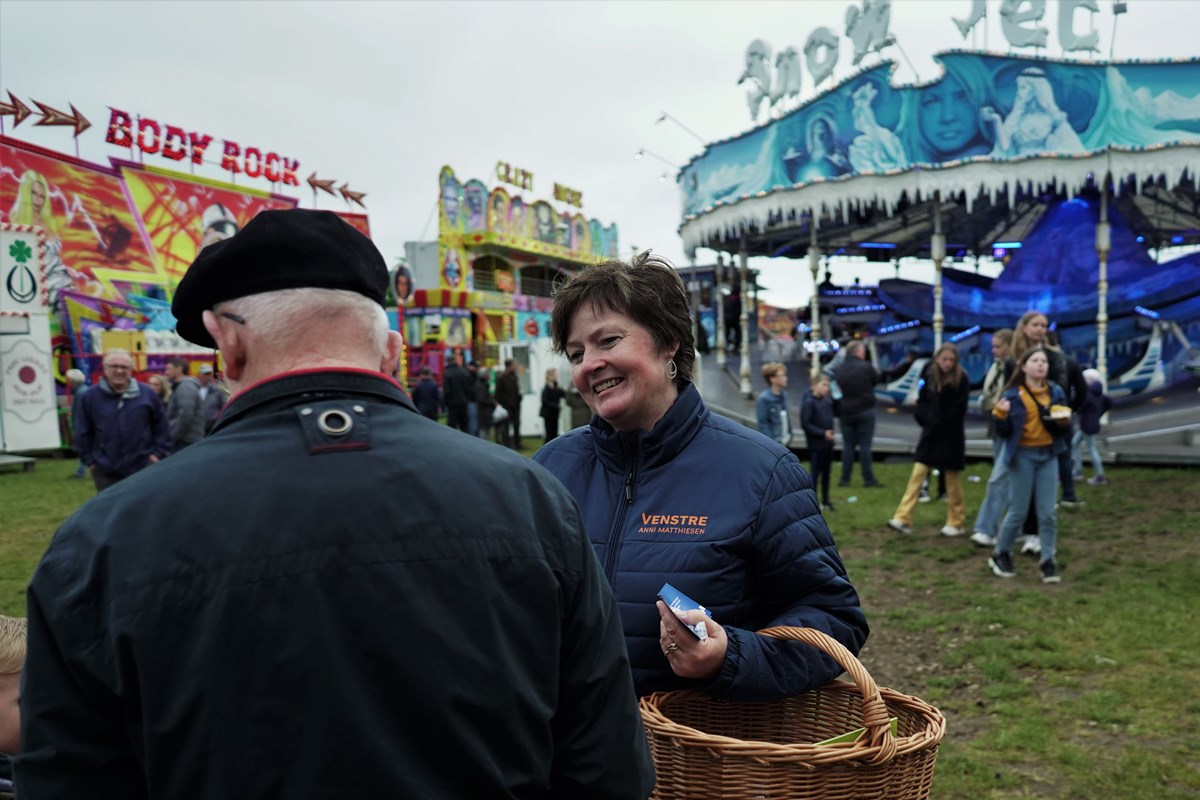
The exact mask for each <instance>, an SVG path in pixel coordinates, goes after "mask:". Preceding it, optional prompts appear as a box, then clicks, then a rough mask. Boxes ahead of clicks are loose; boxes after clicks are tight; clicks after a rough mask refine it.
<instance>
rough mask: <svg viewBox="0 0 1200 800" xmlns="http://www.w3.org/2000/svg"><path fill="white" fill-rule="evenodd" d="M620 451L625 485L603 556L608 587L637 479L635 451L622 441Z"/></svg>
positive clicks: (610, 582)
mask: <svg viewBox="0 0 1200 800" xmlns="http://www.w3.org/2000/svg"><path fill="white" fill-rule="evenodd" d="M622 436H623V435H622ZM621 449H622V451H624V453H625V462H626V466H625V483H624V487H623V491H622V493H621V495H620V496H618V497H617V513H616V514H614V515H613V525H612V529H611V530H610V531H609V532H608V549H607V550H606V551H605V554H604V574H605V575H606V576H608V582H609V585H613V581H614V580H615V578H616V572H617V560H618V555H619V553H620V552H621V545H622V544H623V543H624V542H623V538H624V537H623V532H624V530H625V518H626V517H627V516H628V515H629V507H630V506H632V505H633V484H634V481H635V480H636V479H637V459H636V454H637V451H636V450H631V449H630V448H629V447H628V445H627V443H626V442H624V441H622V442H621ZM614 588H615V586H614Z"/></svg>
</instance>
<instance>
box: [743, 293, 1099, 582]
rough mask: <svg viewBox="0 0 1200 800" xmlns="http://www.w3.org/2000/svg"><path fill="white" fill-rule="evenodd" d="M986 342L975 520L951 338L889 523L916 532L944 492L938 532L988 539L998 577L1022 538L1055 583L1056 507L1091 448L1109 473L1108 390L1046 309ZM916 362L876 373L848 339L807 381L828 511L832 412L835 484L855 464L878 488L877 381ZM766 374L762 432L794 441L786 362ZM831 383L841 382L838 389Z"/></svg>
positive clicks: (1066, 502) (814, 467) (1074, 500)
mask: <svg viewBox="0 0 1200 800" xmlns="http://www.w3.org/2000/svg"><path fill="white" fill-rule="evenodd" d="M991 348H992V357H993V358H992V363H991V364H990V365H989V367H988V370H987V373H986V375H985V377H984V380H983V384H982V389H981V391H980V393H979V396H978V401H977V403H978V409H979V411H980V413H982V414H983V415H984V417H985V418H986V419H987V435H988V437H989V439H990V440H991V442H992V462H993V467H992V470H991V472H990V475H989V477H988V481H987V486H986V493H985V497H984V499H983V501H982V503H981V504H980V506H979V509H978V513H977V515H976V517H975V520H974V523H973V525H971V526H968V524H967V509H966V506H965V501H964V493H963V488H962V480H961V475H962V472H963V470H964V469H965V466H966V434H965V426H966V418H967V413H968V410H969V407H970V402H971V401H970V397H971V387H970V381H969V378H968V376H967V374H966V371H965V370H964V369H963V367H962V365H961V363H960V353H959V350H958V348H957V346H955V345H954V344H950V343H946V344H943V345H941V346H940V347H939V348H938V349H937V350H936V351H935V352H934V353H933V357H932V358H931V359H930V360H929V363H928V364H927V365H926V366H925V368H924V371H923V373H922V375H921V382H920V389H919V391H918V393H917V399H916V403H915V405H914V407H913V409H912V413H913V417H914V418H915V421H916V423H917V426H918V428H919V435H918V438H917V442H916V448H915V453H914V459H913V460H914V463H913V469H912V472H911V474H910V476H909V480H908V483H907V485H906V486H905V489H904V492H903V494H902V495H901V497H900V500H899V503H898V505H897V507H896V510H895V512H894V513H893V514H892V516H891V517H890V518H889V519H888V520H887V522H886V525H887V527H888V528H889V529H891V530H894V531H896V532H897V533H900V534H911V533H912V532H913V518H914V514H915V512H916V510H917V508H918V504H921V503H928V502H931V501H932V500H934V499H936V500H939V501H945V503H946V516H945V520H944V523H943V525H942V527H941V534H942V535H943V536H948V537H957V536H964V535H966V534H967V533H968V532H969V533H970V537H969V538H970V541H972V542H974V543H975V544H977V545H979V546H980V547H987V548H989V550H990V553H989V558H988V566H989V567H990V569H991V570H992V571H993V572H994V573H995V574H996V575H998V576H1000V577H1004V578H1010V577H1013V576H1014V575H1015V574H1016V570H1015V567H1014V564H1013V560H1012V553H1013V552H1014V548H1019V550H1020V552H1021V553H1022V554H1027V555H1033V556H1037V558H1038V566H1039V572H1040V575H1041V579H1042V580H1043V581H1044V582H1046V583H1057V582H1060V581H1061V579H1062V578H1061V572H1060V570H1059V567H1058V563H1057V560H1056V550H1057V529H1058V520H1057V509H1058V508H1068V509H1070V508H1077V507H1079V506H1081V505H1083V501H1082V500H1081V499H1080V498H1079V496H1078V494H1077V492H1076V482H1077V481H1081V480H1083V478H1084V473H1083V460H1084V457H1085V456H1087V457H1088V458H1089V459H1090V461H1091V464H1092V468H1093V475H1092V477H1090V478H1088V479H1087V483H1088V484H1089V485H1091V486H1104V485H1106V484H1107V483H1108V478H1107V477H1106V475H1105V473H1104V464H1103V460H1102V458H1101V455H1100V452H1099V448H1098V446H1097V442H1096V437H1097V434H1098V433H1099V432H1100V426H1101V418H1102V417H1103V415H1104V414H1105V413H1106V412H1107V411H1108V410H1109V409H1110V408H1111V406H1112V400H1111V398H1109V396H1108V395H1107V394H1105V392H1104V386H1103V383H1102V380H1101V376H1100V373H1099V372H1097V371H1096V370H1095V369H1090V368H1089V369H1084V368H1082V367H1081V366H1080V365H1079V364H1078V363H1077V362H1076V361H1075V359H1073V358H1071V357H1069V356H1068V355H1066V354H1065V353H1064V352H1063V351H1062V349H1061V348H1059V347H1058V345H1057V342H1056V340H1055V337H1054V334H1053V332H1052V329H1051V325H1050V322H1049V319H1048V318H1047V316H1046V315H1045V314H1044V313H1042V312H1040V311H1029V312H1026V313H1025V314H1023V315H1022V316H1021V318H1020V319H1019V320H1017V322H1016V325H1015V327H1014V328H1006V329H1002V330H998V331H996V332H995V333H993V334H992V337H991ZM913 362H914V354H913V353H912V352H909V353H908V354H907V355H906V359H905V361H904V362H902V363H901V364H899V365H897V366H896V367H895V368H893V369H891V370H885V371H882V372H881V371H880V370H878V369H876V368H875V367H874V366H873V365H872V364H871V363H870V360H869V357H868V355H867V348H866V346H865V344H864V342H863V341H862V340H860V339H854V340H850V341H848V342H847V343H846V344H845V345H844V346H843V347H842V348H841V352H840V353H839V355H838V357H837V358H836V359H834V361H833V362H832V363H831V364H830V365H828V366H826V367H824V368H823V369H822V371H821V372H819V373H818V375H817V377H816V378H815V379H814V380H813V381H812V382H811V384H810V386H809V388H808V389H807V390H806V391H805V393H804V396H803V399H802V401H801V404H800V408H799V412H798V419H799V422H800V428H801V429H802V430H803V433H804V446H805V448H806V449H807V450H808V452H809V454H810V457H811V468H810V475H811V476H812V480H813V482H814V485H815V486H818V487H820V490H821V497H822V505H823V507H824V508H825V509H826V510H830V511H831V510H833V505H832V503H831V502H830V499H829V492H828V474H829V472H830V456H831V453H832V450H833V447H834V442H835V436H836V434H835V429H834V428H835V426H834V421H835V420H836V423H837V428H838V429H840V432H841V454H842V470H841V480H840V481H839V483H838V485H839V486H841V487H848V486H850V483H851V478H852V477H853V468H854V464H855V463H856V462H857V463H859V464H860V465H861V471H862V481H863V486H864V487H881V486H882V484H880V483H879V482H878V481H877V480H876V479H875V475H874V470H873V467H872V464H873V460H874V457H873V454H872V450H871V448H872V442H873V440H874V429H875V387H876V385H878V384H880V383H886V382H888V381H891V380H895V379H896V378H898V377H900V375H901V374H903V373H904V372H906V371H908V370H909V368H910V367H911V365H912V364H913ZM762 377H763V381H764V383H765V384H766V388H765V389H764V390H763V391H762V393H761V394H760V395H759V397H758V400H757V404H756V410H757V427H758V430H759V431H760V432H761V433H763V434H764V435H766V436H769V437H770V438H772V439H777V440H780V441H783V442H785V443H788V442H790V440H791V437H792V432H791V425H790V421H789V420H790V418H791V417H790V415H791V413H792V412H791V411H790V409H789V405H788V395H787V391H786V389H787V367H786V365H784V364H782V363H778V362H769V363H766V364H764V365H763V366H762ZM831 382H833V383H835V384H836V387H837V390H836V393H835V394H834V395H833V397H830V394H831V388H830V384H831ZM935 477H936V480H937V486H938V492H937V497H936V498H933V497H931V494H930V492H929V486H930V482H931V481H932V480H933V479H934V478H935ZM1060 487H1061V496H1060Z"/></svg>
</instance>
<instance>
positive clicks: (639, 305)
mask: <svg viewBox="0 0 1200 800" xmlns="http://www.w3.org/2000/svg"><path fill="white" fill-rule="evenodd" d="M688 311H689V303H688V294H687V291H686V289H685V287H684V284H683V282H682V280H680V278H679V274H678V273H677V272H676V271H675V270H674V269H673V268H672V267H671V265H670V264H669V263H668V262H667V261H666V260H664V259H662V258H659V257H657V256H653V255H650V254H649V253H648V252H647V253H643V254H641V255H639V256H637V257H636V258H635V259H634V260H633V262H632V263H626V262H622V261H608V262H605V263H602V264H599V265H596V266H593V267H590V268H587V269H585V270H583V271H582V272H580V273H579V274H578V275H576V276H575V277H574V278H573V279H571V281H569V282H568V283H567V284H566V285H565V286H563V287H562V288H561V289H560V290H559V292H558V294H557V296H556V299H555V304H554V311H553V314H552V317H551V336H552V341H553V346H554V349H555V351H556V352H559V353H565V354H566V356H567V357H568V359H569V360H570V363H571V365H572V369H571V377H572V380H573V382H574V384H575V387H576V388H577V389H578V390H579V392H580V394H581V395H582V396H583V398H584V399H585V401H586V402H587V404H588V406H589V407H590V408H591V409H592V411H593V412H594V414H595V416H594V417H593V419H592V422H591V424H590V425H587V426H585V427H582V428H576V429H575V430H572V431H570V432H568V433H566V434H564V435H562V436H559V437H558V438H557V439H555V440H554V441H552V442H549V443H547V444H546V445H545V446H544V447H542V448H541V449H540V450H539V451H538V452H537V453H536V454H535V456H534V459H535V460H536V461H537V462H538V463H540V464H542V465H543V466H545V467H546V468H547V469H549V470H550V472H551V473H553V474H554V475H555V476H556V477H557V478H558V479H559V480H560V481H562V482H563V483H564V484H565V485H566V487H567V489H568V490H569V491H570V492H571V494H572V495H573V496H574V497H575V500H576V501H577V502H578V503H579V506H580V510H581V511H582V513H583V517H584V524H585V527H586V528H587V531H588V535H589V537H590V538H591V541H592V544H593V546H594V547H595V549H596V553H597V555H598V556H599V558H600V561H601V564H602V565H603V567H604V572H605V575H606V576H607V577H608V580H609V582H610V584H611V585H612V588H613V593H614V594H615V595H616V598H617V602H618V605H619V607H620V611H621V620H622V625H623V627H624V630H625V640H626V644H627V645H628V648H629V658H630V664H631V666H632V668H633V675H634V685H635V689H636V691H637V693H638V695H639V696H644V695H647V694H649V693H651V692H656V691H668V690H676V689H685V688H697V689H701V690H703V691H705V692H707V693H708V694H709V695H711V696H714V697H720V698H728V699H737V700H762V701H768V700H776V699H780V698H782V697H787V696H790V695H794V694H798V693H801V692H804V691H807V690H809V689H812V688H814V687H818V686H821V685H823V684H825V683H827V682H828V681H830V680H832V679H833V678H834V677H836V676H837V675H838V674H840V673H841V671H842V668H841V667H840V666H838V665H837V664H836V663H834V662H833V660H832V659H830V658H828V657H827V656H824V655H822V654H821V653H819V652H817V651H816V650H815V649H813V648H811V647H807V646H805V645H801V644H796V643H792V642H782V641H778V640H775V639H771V638H768V637H765V636H759V635H756V634H755V632H756V631H758V630H760V629H763V628H769V627H773V626H776V625H786V626H795V627H808V628H815V629H817V630H820V631H822V632H824V633H826V634H829V635H830V636H832V637H833V638H835V639H837V640H838V641H839V642H841V643H842V644H843V645H844V646H845V647H846V648H847V649H849V650H850V651H851V652H853V653H857V652H859V650H860V649H861V648H862V646H863V643H864V642H865V641H866V639H867V634H868V627H867V621H866V617H865V616H864V614H863V611H862V608H861V606H860V603H859V598H858V594H857V592H856V591H855V590H854V587H853V586H852V585H851V583H850V580H849V578H848V577H847V574H846V568H845V566H844V565H843V563H842V559H841V556H840V554H839V553H838V550H837V546H836V545H835V544H834V541H833V536H832V534H830V532H829V528H828V526H827V525H826V524H825V520H824V518H823V517H822V516H821V511H820V508H819V506H818V504H817V496H816V493H815V492H814V491H813V486H812V482H811V481H810V480H809V476H808V474H807V473H806V472H805V471H804V468H803V467H802V466H801V465H800V461H799V460H798V459H797V458H796V456H795V455H794V454H793V453H792V452H790V451H789V450H788V449H787V448H786V447H784V446H783V445H782V444H780V443H779V442H776V441H772V440H771V439H769V438H768V437H766V436H763V435H762V434H761V433H759V432H757V431H754V430H751V429H749V428H746V427H745V426H743V425H740V424H737V423H735V422H732V421H731V420H729V419H726V418H725V417H722V416H720V415H718V414H714V413H712V412H711V411H709V410H708V408H707V407H706V406H705V404H704V401H703V400H701V398H700V394H699V392H698V391H697V390H696V387H695V386H694V385H693V384H692V380H691V378H692V370H693V367H694V364H695V358H696V353H695V346H694V343H693V336H692V326H691V318H690V316H689V313H688ZM664 583H670V584H671V585H672V586H673V587H675V588H677V589H678V590H679V591H681V592H683V593H684V594H685V595H687V596H689V597H691V598H693V599H694V600H695V601H696V602H698V603H700V604H701V605H703V606H705V607H706V608H707V609H709V611H711V615H712V616H711V618H705V617H704V614H703V613H702V612H698V611H692V612H686V613H685V614H684V615H683V616H684V617H685V620H684V621H686V622H688V623H691V624H694V623H697V622H703V627H701V628H700V630H701V631H703V633H704V634H705V636H704V637H703V638H700V637H699V636H697V635H695V634H694V633H693V632H692V631H691V630H690V629H689V628H688V627H686V626H685V625H683V624H681V620H680V617H677V616H676V615H675V612H673V611H672V610H670V609H669V608H668V607H667V606H666V605H665V604H663V603H662V602H661V601H659V602H656V600H655V598H656V596H657V595H658V593H659V590H660V589H661V588H662V586H663V584H664Z"/></svg>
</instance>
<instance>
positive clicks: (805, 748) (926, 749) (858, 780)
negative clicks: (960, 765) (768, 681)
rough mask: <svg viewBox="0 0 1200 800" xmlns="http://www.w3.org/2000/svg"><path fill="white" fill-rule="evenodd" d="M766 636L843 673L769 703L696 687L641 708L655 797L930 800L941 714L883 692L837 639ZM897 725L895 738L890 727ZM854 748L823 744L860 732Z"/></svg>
mask: <svg viewBox="0 0 1200 800" xmlns="http://www.w3.org/2000/svg"><path fill="white" fill-rule="evenodd" d="M759 633H760V634H763V635H766V636H773V637H775V638H777V639H792V640H795V641H799V642H804V643H806V644H810V645H812V646H813V647H816V648H818V649H819V650H821V651H822V652H824V653H826V654H827V655H829V656H831V657H832V658H833V659H834V660H835V661H837V662H838V663H839V664H841V665H842V667H844V668H845V670H846V672H847V673H849V675H850V677H851V678H852V679H853V681H854V682H853V683H847V682H845V681H834V682H833V683H830V684H828V685H826V686H822V687H821V688H819V689H814V690H812V691H810V692H805V693H804V694H801V695H796V696H794V697H789V698H787V699H785V700H782V701H779V702H772V703H741V702H729V701H722V700H714V699H712V698H710V697H708V695H706V694H704V693H703V692H699V691H695V690H687V691H679V692H657V693H655V694H652V695H649V696H647V697H643V698H642V699H641V702H640V704H639V705H640V709H641V712H642V720H643V721H644V722H645V725H646V734H647V736H648V737H649V740H650V751H651V753H652V754H653V756H654V766H655V769H656V771H657V772H658V783H657V786H656V787H655V790H654V794H653V795H651V796H652V797H655V798H659V799H660V800H676V799H678V800H684V798H686V800H699V799H700V798H703V799H704V800H708V799H709V798H713V799H714V800H715V799H716V798H722V799H724V798H747V800H758V799H759V798H789V800H818V799H819V800H861V799H862V798H887V799H888V800H924V799H925V798H928V797H929V787H930V784H931V783H932V782H933V764H934V760H935V759H936V758H937V750H938V744H939V743H940V742H941V741H942V736H943V734H945V732H946V720H945V718H944V717H943V716H942V715H941V713H940V712H939V711H938V710H937V709H936V708H934V707H933V706H931V705H929V704H928V703H924V702H922V701H921V700H919V699H918V698H916V697H910V696H908V695H903V694H900V693H899V692H894V691H892V690H891V689H880V688H879V687H877V686H876V685H875V681H874V680H873V679H872V678H871V676H870V675H869V674H867V671H866V669H865V668H863V665H862V664H861V663H859V661H858V659H857V658H855V657H854V656H853V655H851V653H850V651H848V650H847V649H846V648H844V647H842V645H841V644H839V643H838V642H837V641H835V640H834V639H831V638H830V637H829V636H826V635H825V634H824V633H821V632H820V631H817V630H813V629H811V628H789V627H778V628H768V629H766V630H762V631H759ZM891 717H896V718H897V734H896V735H894V736H893V735H892V732H891V731H890V730H889V728H890V725H889V721H890V718H891ZM864 727H865V728H866V732H865V733H864V734H863V735H862V736H860V737H859V738H858V740H857V741H855V742H847V743H838V744H816V742H821V741H825V740H827V739H832V738H834V737H837V736H840V735H842V734H845V733H847V732H850V731H853V730H855V729H857V728H864Z"/></svg>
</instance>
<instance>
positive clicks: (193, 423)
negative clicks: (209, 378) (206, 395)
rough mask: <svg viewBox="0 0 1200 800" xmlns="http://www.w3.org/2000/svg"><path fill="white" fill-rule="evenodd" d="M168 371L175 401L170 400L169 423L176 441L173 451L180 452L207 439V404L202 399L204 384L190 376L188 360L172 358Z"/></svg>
mask: <svg viewBox="0 0 1200 800" xmlns="http://www.w3.org/2000/svg"><path fill="white" fill-rule="evenodd" d="M165 372H166V375H167V380H169V381H170V382H171V399H170V400H168V401H167V422H168V423H170V425H171V438H172V439H173V440H174V441H175V447H174V449H173V450H172V451H171V452H172V453H178V452H179V451H180V450H182V449H183V448H185V447H187V446H188V445H189V444H195V443H196V442H198V441H200V440H201V439H203V438H204V401H203V400H202V399H201V397H200V381H198V380H196V379H195V378H193V377H192V376H190V375H188V362H187V359H186V358H183V357H181V356H175V357H173V358H171V359H168V360H167V368H166V370H165Z"/></svg>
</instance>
